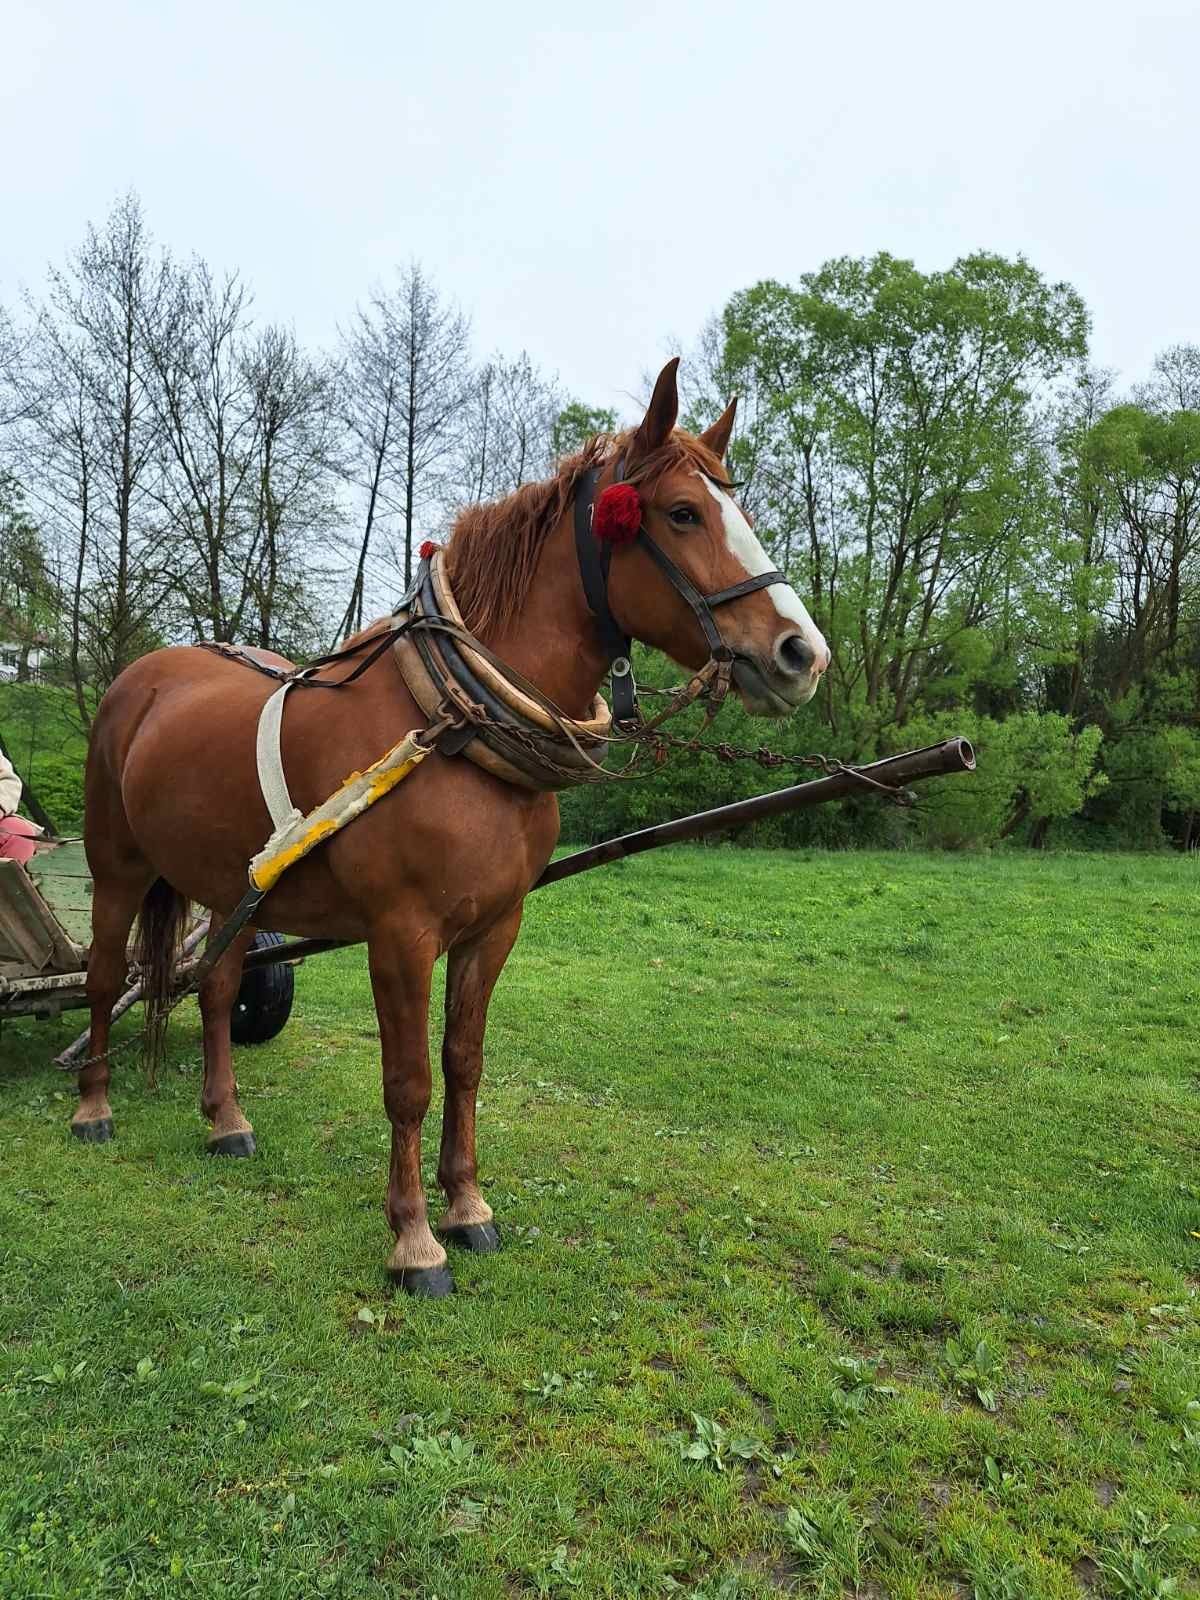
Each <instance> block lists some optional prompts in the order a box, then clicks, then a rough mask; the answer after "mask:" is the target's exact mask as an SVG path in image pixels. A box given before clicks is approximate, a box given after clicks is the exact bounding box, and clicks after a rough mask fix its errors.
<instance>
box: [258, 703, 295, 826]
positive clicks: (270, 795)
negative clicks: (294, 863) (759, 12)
mask: <svg viewBox="0 0 1200 1600" xmlns="http://www.w3.org/2000/svg"><path fill="white" fill-rule="evenodd" d="M291 687H292V686H291V684H290V683H285V684H282V685H281V686H280V687H279V688H278V689H276V691H275V693H274V694H273V695H272V696H271V698H270V699H269V700H268V701H267V703H266V705H265V706H264V707H263V708H262V711H261V713H260V715H259V718H258V742H257V747H256V753H257V757H258V781H259V784H260V785H261V787H262V792H263V799H264V800H265V801H266V802H267V810H268V811H269V812H270V813H271V821H272V822H273V823H274V825H275V827H276V828H281V827H282V826H283V825H284V823H285V822H287V821H289V820H290V819H291V817H293V816H294V815H296V808H295V806H294V805H293V804H292V797H291V795H290V794H289V792H288V786H287V779H286V778H285V777H284V774H283V750H282V748H281V745H280V735H281V732H282V729H283V703H284V701H285V700H286V699H287V692H288V690H289V689H290V688H291Z"/></svg>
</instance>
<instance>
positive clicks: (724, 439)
mask: <svg viewBox="0 0 1200 1600" xmlns="http://www.w3.org/2000/svg"><path fill="white" fill-rule="evenodd" d="M678 365H679V363H678V360H675V361H670V362H668V363H667V365H666V366H665V367H664V368H663V370H662V372H661V373H660V374H659V378H658V382H657V383H656V384H655V386H654V395H653V398H652V399H651V401H650V406H649V409H648V410H647V412H646V415H645V417H644V418H643V420H642V422H641V425H640V426H639V427H638V428H637V429H636V431H635V432H634V433H633V434H632V435H631V436H630V437H629V438H628V440H627V442H626V444H625V449H624V452H623V455H622V459H621V462H620V466H619V469H615V470H619V471H620V473H621V475H622V477H623V479H624V481H625V482H627V483H629V484H632V485H633V486H634V488H636V490H637V493H638V497H639V499H640V502H641V535H640V536H639V537H638V538H637V539H636V540H635V541H632V542H630V543H628V544H624V545H621V546H618V547H616V548H614V550H613V554H612V562H611V568H610V573H609V595H610V597H611V605H612V611H613V614H614V615H615V617H616V618H618V619H619V620H620V623H621V625H622V626H623V627H624V629H625V630H626V631H627V632H628V633H630V634H632V635H633V636H634V637H635V638H638V639H641V640H643V641H644V642H645V643H647V644H651V645H654V646H655V647H656V648H657V649H660V650H663V651H665V652H666V654H667V655H669V656H671V657H672V658H673V659H674V660H675V661H678V662H679V663H680V664H681V665H682V666H685V667H690V668H693V669H696V668H699V667H701V666H703V665H704V663H705V662H706V661H707V660H708V659H709V657H710V656H711V655H712V654H713V653H714V636H713V629H714V627H715V629H716V632H717V639H716V646H717V648H721V647H725V648H727V649H728V651H729V652H731V653H732V657H733V682H734V684H735V685H736V687H737V689H738V691H739V693H740V694H741V697H742V700H743V702H744V704H745V706H746V709H747V710H748V711H751V712H753V713H755V714H756V715H759V716H776V717H778V716H785V715H786V714H787V713H788V712H789V711H791V710H793V709H794V708H795V707H796V706H800V705H803V704H804V703H805V701H807V700H811V699H812V697H813V695H814V694H815V693H816V689H817V684H818V681H819V680H820V676H821V674H822V672H824V671H825V668H826V667H827V666H828V665H829V659H830V657H829V647H828V645H827V644H826V643H825V640H824V638H823V637H822V635H821V632H820V630H819V629H818V628H817V626H816V624H815V623H814V622H813V620H812V618H811V617H810V616H809V614H808V612H807V611H806V610H805V608H804V606H803V604H802V603H801V600H800V597H799V596H798V595H797V594H796V592H795V591H794V590H793V589H792V587H791V586H790V584H789V583H788V582H787V581H786V579H785V578H783V577H782V575H776V577H775V578H774V580H773V581H772V580H771V579H770V578H767V580H766V581H765V582H761V583H757V584H756V583H755V581H754V580H756V579H763V578H764V577H766V575H767V574H770V573H772V572H773V570H774V563H773V562H772V561H771V560H770V559H769V558H768V556H767V554H766V552H765V551H764V549H763V547H762V545H761V544H760V543H759V541H758V539H757V537H756V536H755V533H754V530H753V528H752V527H751V525H750V520H749V518H748V517H747V516H746V514H745V512H744V511H743V510H742V509H741V507H740V506H739V505H738V503H737V501H736V500H735V498H734V494H733V488H732V486H731V485H730V483H729V479H728V474H727V473H726V471H725V467H724V464H723V463H724V456H725V449H726V446H727V445H728V443H729V436H730V433H731V432H732V430H733V418H734V411H735V408H736V404H737V402H736V401H734V402H733V403H732V404H731V405H730V406H729V408H728V409H727V410H726V412H725V414H724V415H723V416H722V417H721V418H719V420H718V421H716V422H715V423H713V425H712V427H711V428H709V429H707V431H706V432H704V433H702V434H700V435H699V436H694V435H692V434H687V433H683V432H681V431H677V430H676V428H675V421H676V417H677V415H678V410H679V400H678V393H677V390H676V382H675V371H676V368H677V367H678ZM615 470H614V469H610V470H609V471H608V472H606V473H605V475H604V478H603V480H602V482H603V483H604V484H606V485H607V484H609V483H611V482H612V481H613V478H614V476H615ZM661 556H665V557H666V558H667V559H666V561H663V560H661V559H660V558H661ZM672 567H674V568H675V572H674V574H672V572H671V570H670V569H671V568H672ZM680 575H682V578H683V579H684V582H683V583H682V584H681V583H680V582H678V578H679V577H680ZM688 586H690V587H691V590H692V596H691V598H689V596H688V594H687V588H688ZM730 591H733V592H732V593H730ZM697 600H699V602H700V604H699V605H697V603H696V602H697ZM706 618H707V620H706Z"/></svg>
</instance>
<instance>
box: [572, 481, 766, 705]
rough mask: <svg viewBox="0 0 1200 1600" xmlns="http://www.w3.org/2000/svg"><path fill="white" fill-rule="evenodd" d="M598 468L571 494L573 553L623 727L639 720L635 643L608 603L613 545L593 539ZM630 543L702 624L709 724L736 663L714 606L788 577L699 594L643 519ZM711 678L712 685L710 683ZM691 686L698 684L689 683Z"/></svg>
mask: <svg viewBox="0 0 1200 1600" xmlns="http://www.w3.org/2000/svg"><path fill="white" fill-rule="evenodd" d="M624 467H625V463H624V461H618V462H617V466H616V472H615V474H614V478H613V481H614V482H615V483H620V482H621V481H622V479H623V478H624ZM602 470H603V469H602V468H600V467H592V468H591V469H590V470H589V471H588V472H585V473H584V475H583V477H582V478H581V479H580V482H579V488H578V489H577V490H576V493H575V553H576V555H577V557H578V559H579V576H580V578H581V579H582V580H583V592H584V596H585V597H586V599H587V603H588V609H589V610H590V611H591V613H592V615H593V616H594V617H595V619H596V624H597V627H598V629H599V632H600V643H601V646H602V648H603V650H604V653H605V655H606V656H607V657H608V662H609V670H610V671H611V673H612V709H613V721H614V722H615V723H616V724H617V726H618V727H622V726H628V725H629V724H631V723H636V722H637V720H638V704H637V684H636V683H635V682H634V678H633V666H632V663H631V661H630V657H629V652H630V650H631V648H632V645H633V641H632V639H631V638H630V636H629V634H627V633H626V632H625V630H624V628H622V627H621V624H620V623H619V622H618V621H617V619H616V617H614V616H613V613H612V607H611V606H610V605H609V603H608V574H609V567H610V565H611V563H612V548H613V547H612V545H611V543H610V542H609V541H608V540H606V539H597V538H596V537H595V535H594V534H593V532H592V511H593V508H594V505H595V499H596V483H597V480H598V479H599V477H600V474H601V472H602ZM632 542H633V543H634V544H639V545H641V547H642V549H643V550H645V552H646V554H647V555H648V556H649V557H650V558H651V560H652V561H653V562H654V563H655V565H656V566H657V567H658V568H659V569H660V570H661V571H662V572H663V573H665V574H666V578H667V581H668V583H670V585H671V587H672V588H673V589H674V590H675V592H676V594H677V595H679V596H680V598H681V599H683V600H685V601H686V602H687V604H688V606H689V607H690V608H691V610H692V613H693V615H694V616H695V618H696V621H697V622H698V623H699V624H700V630H701V632H702V633H703V634H704V638H705V642H706V643H707V645H708V654H709V660H708V666H707V667H706V668H704V669H702V671H701V673H700V674H699V675H698V678H699V680H700V682H699V688H704V687H707V689H708V693H709V719H708V720H711V718H712V716H714V715H715V714H716V711H717V710H718V709H719V707H720V704H721V701H722V700H724V698H725V695H726V693H727V692H728V689H729V680H730V675H731V673H732V671H733V663H734V661H735V660H736V652H735V651H733V650H732V649H731V648H730V647H729V645H727V644H726V643H725V639H724V637H723V636H722V633H721V630H720V628H719V627H718V626H717V619H716V618H715V617H714V616H713V611H714V610H715V608H716V607H717V606H723V605H728V603H729V602H730V601H731V600H740V599H741V598H742V596H743V595H747V594H754V593H756V592H757V591H758V590H759V589H768V588H770V586H771V585H772V584H773V583H786V582H787V579H786V578H785V577H784V575H783V573H782V572H777V571H775V570H774V569H772V570H771V571H770V572H760V573H759V574H758V576H757V577H754V578H744V579H743V580H742V582H741V583H733V584H730V586H729V587H728V588H727V589H718V590H717V591H716V593H715V594H701V592H700V590H699V589H697V587H696V585H695V584H694V583H693V582H692V580H691V579H690V578H689V577H688V575H687V573H686V572H683V571H682V570H681V569H680V568H679V567H677V566H676V565H675V563H674V562H673V561H672V560H671V558H670V556H669V555H668V554H667V552H666V551H665V550H664V549H663V548H662V546H661V545H660V544H656V543H655V541H654V540H653V539H652V538H651V537H650V535H649V534H648V533H647V531H646V524H645V521H644V520H643V521H642V524H641V526H640V527H639V528H638V531H637V534H636V536H635V537H634V539H633V541H632ZM714 678H715V680H716V681H715V683H712V682H711V680H712V679H714ZM693 682H694V683H695V682H697V680H696V679H693ZM699 688H698V690H697V692H699Z"/></svg>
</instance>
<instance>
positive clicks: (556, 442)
mask: <svg viewBox="0 0 1200 1600" xmlns="http://www.w3.org/2000/svg"><path fill="white" fill-rule="evenodd" d="M616 426H617V414H616V412H615V411H608V410H606V409H605V408H604V407H603V406H589V405H587V404H585V403H584V401H582V400H572V401H570V402H569V404H567V405H565V406H563V408H562V410H561V411H560V412H559V413H558V416H557V417H555V419H554V427H553V429H552V431H551V451H552V453H553V455H554V457H555V459H556V460H558V459H560V458H561V457H562V456H569V455H570V454H571V453H572V451H574V450H579V449H581V448H582V447H583V446H584V445H585V444H586V443H587V442H588V440H589V439H590V438H591V437H592V436H593V435H594V434H597V433H612V432H613V430H614V429H615V428H616Z"/></svg>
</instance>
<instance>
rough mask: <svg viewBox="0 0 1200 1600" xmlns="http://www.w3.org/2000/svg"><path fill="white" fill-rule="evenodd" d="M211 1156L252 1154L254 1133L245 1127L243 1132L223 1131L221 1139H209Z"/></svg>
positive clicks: (208, 1147)
mask: <svg viewBox="0 0 1200 1600" xmlns="http://www.w3.org/2000/svg"><path fill="white" fill-rule="evenodd" d="M207 1149H208V1154H209V1155H210V1156H252V1155H253V1154H254V1135H253V1134H252V1133H250V1132H249V1131H248V1130H245V1129H243V1131H242V1132H241V1133H223V1134H222V1135H221V1137H220V1138H219V1139H210V1140H209V1141H208V1146H207Z"/></svg>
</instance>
